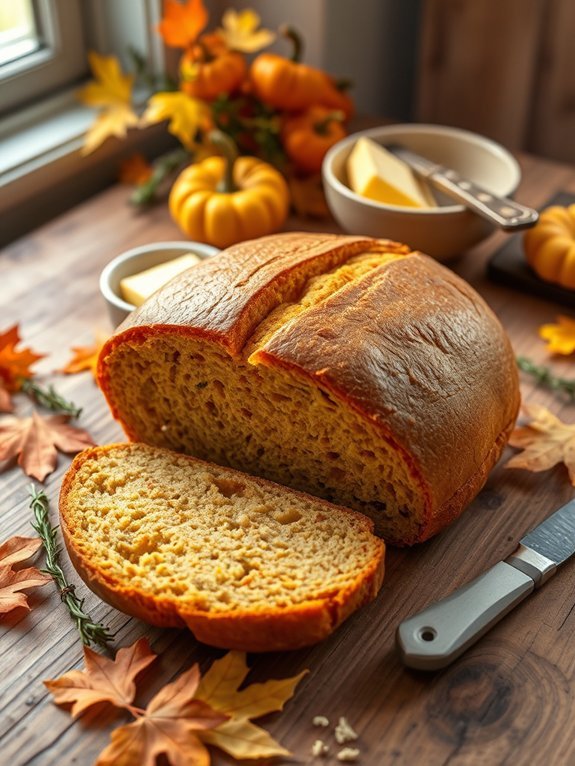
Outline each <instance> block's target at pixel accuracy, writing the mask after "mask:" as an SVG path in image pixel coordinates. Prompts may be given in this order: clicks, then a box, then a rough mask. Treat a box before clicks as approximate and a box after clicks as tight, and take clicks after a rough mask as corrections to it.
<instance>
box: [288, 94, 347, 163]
mask: <svg viewBox="0 0 575 766" xmlns="http://www.w3.org/2000/svg"><path fill="white" fill-rule="evenodd" d="M343 118H344V115H343V112H339V111H332V110H330V109H326V108H325V107H323V106H312V107H311V109H308V110H307V112H304V113H303V114H298V115H296V116H295V117H288V118H287V119H286V120H284V122H283V125H282V131H281V139H282V144H283V147H284V149H285V152H286V154H287V156H288V157H289V158H290V160H291V161H292V162H293V163H294V165H295V166H296V167H297V168H298V169H299V170H304V171H305V172H306V173H318V172H319V171H320V170H321V164H322V162H323V158H324V157H325V155H326V152H327V150H328V149H329V148H330V147H331V146H333V145H334V144H335V143H337V142H338V141H340V140H341V139H342V138H344V137H345V135H346V133H345V128H344V127H343V125H342V121H343Z"/></svg>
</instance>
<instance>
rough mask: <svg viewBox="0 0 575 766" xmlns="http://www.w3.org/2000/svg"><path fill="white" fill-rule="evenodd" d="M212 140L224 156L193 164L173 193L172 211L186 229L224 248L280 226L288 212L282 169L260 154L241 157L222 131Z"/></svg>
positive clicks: (188, 232) (171, 197)
mask: <svg viewBox="0 0 575 766" xmlns="http://www.w3.org/2000/svg"><path fill="white" fill-rule="evenodd" d="M210 140H211V142H212V143H213V144H215V145H217V146H219V147H220V148H221V149H222V151H223V152H224V154H225V156H223V157H220V156H213V157H208V158H207V159H205V160H203V161H202V162H197V163H194V164H193V165H190V166H189V167H187V168H186V169H185V170H183V171H182V173H181V174H180V175H179V176H178V178H177V179H176V181H175V183H174V185H173V187H172V190H171V192H170V199H169V205H170V213H171V215H172V218H173V219H174V220H175V221H176V223H177V224H178V225H179V226H180V228H181V229H182V231H183V232H184V233H185V234H187V235H188V237H190V238H191V239H195V240H198V241H199V242H208V243H209V244H211V245H215V246H216V247H221V248H224V247H229V246H230V245H233V244H235V243H236V242H241V241H242V240H245V239H255V238H256V237H262V236H264V235H265V234H271V233H272V232H274V231H276V230H277V229H279V228H280V226H281V225H282V224H283V222H284V221H285V219H286V218H287V214H288V210H289V191H288V187H287V184H286V182H285V179H284V177H283V176H282V175H281V173H280V172H279V171H278V170H276V169H275V168H274V167H272V166H271V165H269V164H268V163H267V162H263V161H262V160H260V159H258V158H257V157H238V156H237V150H236V147H235V145H234V143H233V141H232V140H231V139H230V138H229V137H228V136H226V135H224V134H223V133H220V132H219V131H214V132H213V133H212V134H210Z"/></svg>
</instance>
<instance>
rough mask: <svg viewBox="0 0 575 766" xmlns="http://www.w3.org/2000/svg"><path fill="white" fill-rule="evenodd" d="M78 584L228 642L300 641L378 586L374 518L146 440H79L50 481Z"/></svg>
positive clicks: (161, 620)
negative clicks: (58, 486) (57, 479)
mask: <svg viewBox="0 0 575 766" xmlns="http://www.w3.org/2000/svg"><path fill="white" fill-rule="evenodd" d="M60 514H61V523H62V533H63V535H64V540H65V541H66V546H67V548H68V552H69V554H70V558H71V560H72V562H73V564H74V566H75V567H76V569H77V570H78V572H79V574H80V575H81V577H82V578H83V579H84V580H85V582H86V584H87V585H88V587H89V588H91V589H92V590H93V591H94V592H95V593H97V594H98V595H99V596H100V597H101V598H102V599H104V601H107V602H108V603H110V604H112V605H113V606H115V607H117V608H118V609H120V610H121V611H123V612H127V613H128V614H131V615H134V616H135V617H139V618H140V619H142V620H145V621H146V622H149V623H152V624H153V625H161V626H174V627H178V626H182V627H183V626H186V625H187V627H188V628H189V629H190V630H191V631H192V632H193V633H194V635H195V636H196V638H197V639H198V640H199V641H204V642H205V643H207V644H211V645H213V646H219V647H223V648H226V649H241V650H244V651H254V652H261V651H275V650H280V649H297V648H299V647H301V646H307V645H309V644H313V643H315V642H317V641H320V640H321V639H323V638H325V637H326V636H327V635H329V634H330V633H331V632H332V631H333V630H334V629H335V628H336V627H337V626H338V625H339V624H340V623H341V622H342V620H344V619H345V618H346V617H347V616H348V615H350V614H351V612H353V611H354V610H355V609H357V608H358V607H359V606H361V605H362V604H364V603H366V602H367V601H370V600H371V599H373V598H374V597H375V595H376V594H377V592H378V590H379V588H380V586H381V582H382V580H383V567H384V545H383V542H382V541H381V540H380V539H379V538H377V537H375V535H373V533H372V529H373V522H372V521H371V520H370V519H368V518H366V517H365V516H363V515H362V514H360V513H357V512H355V511H350V510H348V509H345V508H339V507H337V506H332V505H331V504H330V503H327V502H326V501H324V500H320V499H319V498H315V497H311V496H309V495H304V494H302V493H300V492H294V491H293V490H290V489H286V488H285V487H280V486H277V485H276V484H272V483H271V482H268V481H263V480H261V479H255V478H253V477H250V476H246V475H245V474H242V473H239V472H238V471H234V470H231V469H229V468H221V467H219V466H215V465H212V464H210V463H205V462H204V461H201V460H197V459H195V458H191V457H186V456H184V455H178V454H177V453H175V452H170V451H168V450H162V449H158V448H155V447H149V446H147V445H143V444H115V445H110V446H106V447H95V448H91V449H87V450H85V451H84V452H82V453H81V454H80V455H78V456H77V457H76V459H75V460H74V461H73V463H72V465H71V467H70V469H69V471H68V473H67V474H66V477H65V478H64V482H63V484H62V491H61V494H60Z"/></svg>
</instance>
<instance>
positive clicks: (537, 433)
mask: <svg viewBox="0 0 575 766" xmlns="http://www.w3.org/2000/svg"><path fill="white" fill-rule="evenodd" d="M523 409H524V411H525V412H526V413H527V415H528V416H529V417H530V418H532V420H531V422H530V423H528V424H527V425H526V426H521V427H519V428H516V429H515V430H514V431H513V433H512V434H511V437H510V439H509V444H510V445H511V446H512V447H519V448H520V449H522V450H523V452H520V453H519V454H518V455H515V456H514V457H512V458H511V460H510V461H509V462H508V463H507V466H506V467H507V468H525V469H527V470H528V471H547V470H548V469H549V468H553V466H555V465H557V464H558V463H565V465H566V467H567V470H568V471H569V478H570V479H571V483H572V484H573V486H575V424H573V425H569V424H567V423H563V421H561V420H559V418H557V417H556V416H555V415H553V414H552V413H551V412H549V410H547V409H546V408H545V407H541V406H540V405H537V404H529V405H524V408H523Z"/></svg>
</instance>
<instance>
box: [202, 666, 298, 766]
mask: <svg viewBox="0 0 575 766" xmlns="http://www.w3.org/2000/svg"><path fill="white" fill-rule="evenodd" d="M248 672H249V668H248V666H247V664H246V656H245V654H244V653H243V652H228V654H226V655H225V656H224V657H222V658H221V659H220V660H216V661H215V662H213V663H212V666H211V667H210V669H209V670H208V672H207V673H206V674H205V676H204V677H203V678H202V681H201V683H200V686H199V688H198V693H197V697H198V699H202V700H204V701H205V702H207V703H208V704H209V705H211V707H212V708H214V710H219V711H221V712H222V713H226V714H227V715H228V716H229V719H228V720H227V721H225V722H224V723H222V724H220V725H219V726H217V727H216V728H215V729H211V730H209V731H204V732H201V733H200V735H199V736H200V739H201V740H202V741H203V742H205V743H207V744H210V745H214V746H215V747H219V748H220V749H221V750H224V751H225V752H226V753H228V754H229V755H231V756H232V757H233V758H236V759H238V760H241V759H245V758H274V757H276V756H282V755H289V754H290V753H289V751H288V750H286V749H285V748H284V747H282V746H281V745H280V744H279V743H278V742H276V741H275V740H274V739H273V738H272V736H271V735H270V734H269V733H268V732H267V731H266V730H265V729H262V728H261V727H259V726H256V725H255V724H254V723H252V722H251V720H250V719H252V718H260V717H261V716H263V715H267V714H268V713H273V712H276V711H278V710H283V707H284V705H285V703H286V702H287V700H289V699H290V697H292V696H293V694H294V691H295V688H296V686H297V685H298V683H299V682H300V681H301V679H302V678H303V676H304V675H305V674H306V673H307V670H304V671H303V672H302V673H300V674H299V675H297V676H293V677H291V678H282V679H280V680H278V681H276V680H271V681H266V682H265V683H261V684H251V685H250V686H247V687H245V688H243V689H242V690H241V691H238V690H239V687H240V686H241V685H242V684H243V682H244V681H245V678H246V676H247V674H248Z"/></svg>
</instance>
